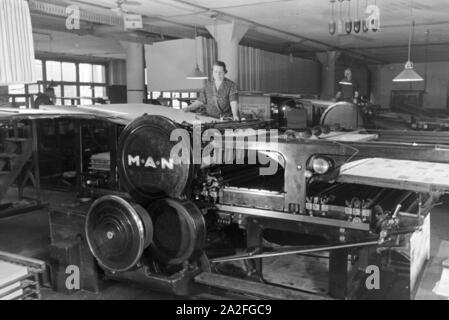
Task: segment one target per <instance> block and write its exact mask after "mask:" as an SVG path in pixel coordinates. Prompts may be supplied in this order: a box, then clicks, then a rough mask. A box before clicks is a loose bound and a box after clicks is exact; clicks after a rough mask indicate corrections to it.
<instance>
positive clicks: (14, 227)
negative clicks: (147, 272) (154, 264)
mask: <svg viewBox="0 0 449 320" xmlns="http://www.w3.org/2000/svg"><path fill="white" fill-rule="evenodd" d="M16 192H17V191H16V190H14V189H12V190H10V191H9V192H8V197H7V199H8V198H10V199H12V200H13V199H15V197H16V195H17V193H16ZM42 198H43V200H44V201H45V202H47V203H49V204H50V205H51V204H61V203H70V202H73V200H74V194H73V193H67V192H58V191H46V190H44V191H43V192H42ZM442 201H443V204H442V205H440V206H438V207H436V208H434V210H433V211H432V216H431V259H430V261H429V262H428V263H427V267H426V269H425V271H424V273H423V276H422V279H421V283H420V286H419V289H418V291H417V294H416V299H419V300H428V299H438V300H446V299H447V298H445V297H443V296H439V295H437V294H435V293H434V292H433V289H434V287H435V285H436V283H437V282H438V281H439V280H440V277H441V272H442V261H443V260H445V259H447V258H449V232H448V231H449V196H448V197H445V198H443V199H442ZM49 244H50V230H49V223H48V210H46V209H41V210H36V211H32V212H28V213H25V214H21V215H18V216H13V217H9V218H3V219H0V251H6V252H10V253H16V254H19V255H23V256H27V257H33V258H37V259H42V260H46V259H48V257H49V252H48V245H49ZM292 258H293V259H295V257H292ZM287 264H288V263H287ZM291 265H293V264H291ZM42 293H43V299H48V300H55V299H58V300H59V299H60V300H68V299H92V300H103V299H123V300H135V299H153V300H155V299H179V297H176V296H173V295H168V294H163V293H160V292H152V291H149V290H148V289H142V288H140V287H137V286H133V285H129V284H122V283H116V282H108V283H107V284H106V285H105V287H104V288H103V290H102V291H101V293H99V294H94V293H89V292H84V291H78V292H76V293H74V294H72V295H65V294H61V293H57V292H54V291H52V290H51V289H50V288H43V290H42Z"/></svg>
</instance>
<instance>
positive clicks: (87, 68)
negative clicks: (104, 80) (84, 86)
mask: <svg viewBox="0 0 449 320" xmlns="http://www.w3.org/2000/svg"><path fill="white" fill-rule="evenodd" d="M79 67H80V82H92V65H91V64H87V63H80V66H79Z"/></svg>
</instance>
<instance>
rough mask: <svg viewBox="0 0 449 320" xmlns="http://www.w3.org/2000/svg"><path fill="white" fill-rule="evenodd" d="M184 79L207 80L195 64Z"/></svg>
mask: <svg viewBox="0 0 449 320" xmlns="http://www.w3.org/2000/svg"><path fill="white" fill-rule="evenodd" d="M186 78H187V79H193V80H204V79H207V76H206V75H205V74H204V73H202V72H201V70H200V67H198V64H197V65H196V67H195V69H193V71H192V72H190V73H189V74H188V75H187V77H186Z"/></svg>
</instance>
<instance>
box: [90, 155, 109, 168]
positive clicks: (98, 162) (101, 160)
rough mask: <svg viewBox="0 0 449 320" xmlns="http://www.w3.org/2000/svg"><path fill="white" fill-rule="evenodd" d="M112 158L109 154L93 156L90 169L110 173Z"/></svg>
mask: <svg viewBox="0 0 449 320" xmlns="http://www.w3.org/2000/svg"><path fill="white" fill-rule="evenodd" d="M110 157H111V156H110V153H109V152H103V153H97V154H93V155H92V156H91V157H90V167H89V169H91V170H97V171H110V170H111V167H110V162H111V160H110Z"/></svg>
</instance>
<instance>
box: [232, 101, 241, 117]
mask: <svg viewBox="0 0 449 320" xmlns="http://www.w3.org/2000/svg"><path fill="white" fill-rule="evenodd" d="M231 110H232V117H233V118H234V120H236V121H238V120H240V114H239V103H238V102H237V101H231Z"/></svg>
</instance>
